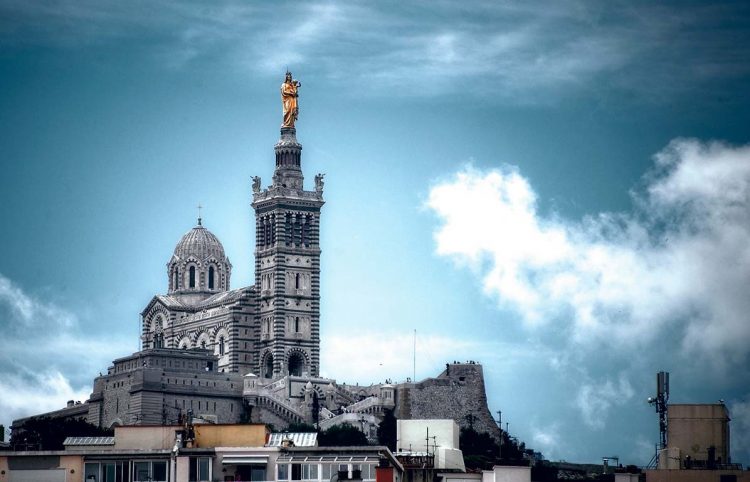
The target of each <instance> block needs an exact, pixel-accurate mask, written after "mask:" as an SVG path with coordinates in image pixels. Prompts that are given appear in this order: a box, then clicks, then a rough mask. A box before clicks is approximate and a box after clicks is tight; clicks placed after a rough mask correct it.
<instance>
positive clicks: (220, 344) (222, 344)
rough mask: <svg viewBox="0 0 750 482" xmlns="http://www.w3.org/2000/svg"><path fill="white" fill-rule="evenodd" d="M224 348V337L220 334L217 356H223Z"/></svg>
mask: <svg viewBox="0 0 750 482" xmlns="http://www.w3.org/2000/svg"><path fill="white" fill-rule="evenodd" d="M224 350H225V347H224V337H223V336H220V337H219V356H223V355H224Z"/></svg>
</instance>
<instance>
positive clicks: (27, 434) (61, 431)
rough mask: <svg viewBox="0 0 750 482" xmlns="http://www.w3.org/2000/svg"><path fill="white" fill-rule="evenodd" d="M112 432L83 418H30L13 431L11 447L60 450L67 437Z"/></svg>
mask: <svg viewBox="0 0 750 482" xmlns="http://www.w3.org/2000/svg"><path fill="white" fill-rule="evenodd" d="M113 434H114V430H111V429H109V430H107V429H104V428H101V427H97V426H96V425H92V424H90V423H88V422H87V421H85V420H84V419H83V418H76V419H62V418H51V417H39V418H32V419H31V420H28V421H26V422H25V423H24V424H23V426H22V427H19V428H17V429H15V430H13V433H12V434H11V437H10V443H11V446H14V447H17V448H18V449H19V450H20V449H21V448H24V449H26V448H28V449H30V450H35V449H36V450H62V449H63V442H64V441H65V439H66V438H67V437H107V436H112V435H113Z"/></svg>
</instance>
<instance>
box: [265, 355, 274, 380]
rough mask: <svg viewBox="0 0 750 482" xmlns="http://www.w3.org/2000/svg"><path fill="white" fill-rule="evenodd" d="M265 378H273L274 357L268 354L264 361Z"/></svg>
mask: <svg viewBox="0 0 750 482" xmlns="http://www.w3.org/2000/svg"><path fill="white" fill-rule="evenodd" d="M263 378H273V355H272V354H271V353H268V354H266V356H265V358H264V359H263Z"/></svg>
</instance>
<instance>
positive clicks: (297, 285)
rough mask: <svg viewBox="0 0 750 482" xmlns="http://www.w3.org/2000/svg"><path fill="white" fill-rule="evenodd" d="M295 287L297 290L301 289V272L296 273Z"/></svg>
mask: <svg viewBox="0 0 750 482" xmlns="http://www.w3.org/2000/svg"><path fill="white" fill-rule="evenodd" d="M294 289H296V290H298V289H300V283H299V273H297V274H295V275H294Z"/></svg>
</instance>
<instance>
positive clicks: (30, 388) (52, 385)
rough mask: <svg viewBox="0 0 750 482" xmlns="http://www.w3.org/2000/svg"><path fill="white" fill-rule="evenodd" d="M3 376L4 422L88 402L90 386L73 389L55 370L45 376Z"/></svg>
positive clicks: (0, 383)
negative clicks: (67, 405)
mask: <svg viewBox="0 0 750 482" xmlns="http://www.w3.org/2000/svg"><path fill="white" fill-rule="evenodd" d="M24 375H25V376H20V375H19V374H17V373H3V376H2V377H0V393H2V394H3V396H2V397H1V398H0V413H2V417H3V420H2V421H3V422H4V423H6V426H10V421H12V420H14V419H16V418H20V417H25V416H29V415H33V414H38V413H44V412H49V411H51V410H57V409H60V408H63V407H65V404H66V402H67V401H68V400H75V401H81V402H83V401H86V400H88V398H89V394H90V393H91V388H90V387H88V386H85V387H77V388H74V387H72V386H71V384H70V381H69V380H68V379H67V378H65V376H63V375H62V374H61V373H60V372H58V371H55V370H49V371H45V372H43V373H38V374H34V373H25V374H24Z"/></svg>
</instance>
